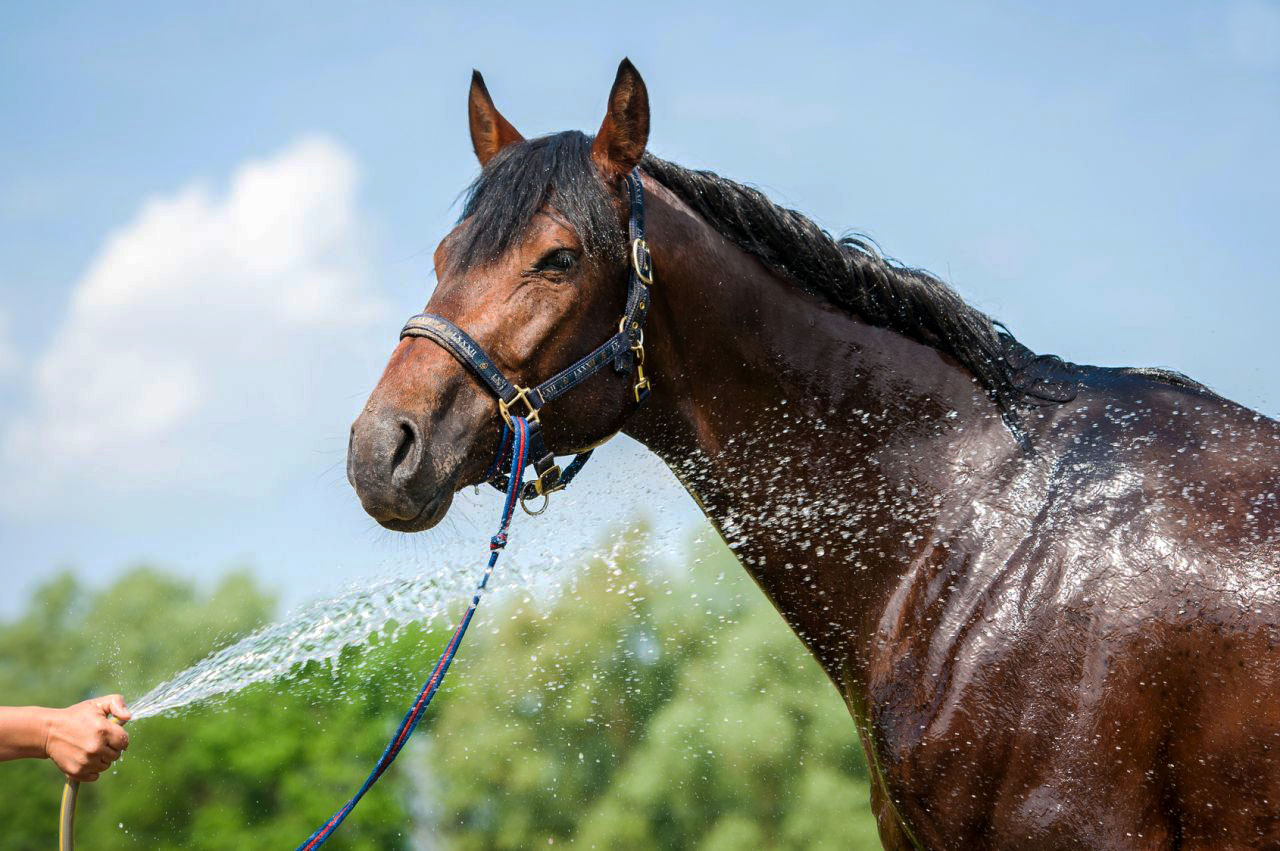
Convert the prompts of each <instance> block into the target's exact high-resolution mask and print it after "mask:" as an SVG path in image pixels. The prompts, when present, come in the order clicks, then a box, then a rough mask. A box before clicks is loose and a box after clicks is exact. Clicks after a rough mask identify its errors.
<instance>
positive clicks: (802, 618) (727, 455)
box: [626, 182, 1013, 681]
mask: <svg viewBox="0 0 1280 851" xmlns="http://www.w3.org/2000/svg"><path fill="white" fill-rule="evenodd" d="M646 189H647V195H648V197H649V199H650V203H649V213H648V218H649V243H650V245H651V247H652V250H653V252H654V257H655V265H656V268H657V270H658V275H659V277H658V280H657V283H656V284H655V287H654V292H653V304H652V310H651V312H650V318H649V323H648V327H647V329H646V335H647V341H646V348H647V350H648V353H647V354H648V364H647V366H648V367H649V368H648V369H647V370H646V371H647V372H648V373H649V374H650V375H652V378H653V395H652V397H651V398H650V400H649V402H648V403H647V404H646V406H645V407H644V408H642V409H641V410H640V411H639V412H638V413H637V415H636V416H635V417H634V418H633V420H632V422H631V423H630V424H629V425H628V427H627V429H626V431H627V432H628V434H630V435H631V436H633V437H635V438H636V439H637V440H639V441H640V442H642V443H644V444H645V445H646V446H647V447H649V448H650V449H652V450H653V451H654V452H656V453H657V454H658V455H659V456H660V457H661V458H662V459H663V460H664V461H665V462H666V463H667V464H668V466H670V467H671V469H672V470H673V471H674V472H675V474H676V476H677V477H678V478H679V479H680V481H681V482H682V483H683V484H684V485H685V487H686V488H687V489H688V490H689V492H690V493H691V494H692V495H693V496H694V498H695V499H696V500H697V501H698V503H699V505H700V506H701V507H702V509H703V511H704V512H705V513H706V514H707V516H708V517H709V518H710V519H711V521H712V522H713V523H714V524H715V525H716V527H717V528H718V529H719V530H720V533H721V535H722V536H723V537H724V538H725V540H726V541H727V542H728V544H729V546H730V547H732V548H733V549H734V550H735V552H736V554H737V555H738V558H739V559H740V560H741V561H742V563H743V565H744V566H745V567H746V569H747V570H748V571H749V572H750V573H751V575H752V576H753V577H754V578H755V580H756V582H757V583H758V584H759V585H760V586H761V587H762V589H763V590H764V591H765V593H766V594H767V595H768V596H769V598H770V599H771V600H772V601H773V603H774V605H775V606H776V607H777V608H778V609H779V611H780V612H781V613H782V615H783V617H784V618H785V619H786V620H787V622H788V623H789V624H790V625H791V626H792V628H793V629H794V630H795V631H796V632H797V634H798V635H799V636H800V637H801V638H802V639H803V640H804V641H805V642H806V643H807V644H808V645H809V647H810V649H811V650H812V651H813V652H814V654H815V656H817V657H818V659H819V661H821V662H822V663H823V664H824V666H826V667H827V669H828V672H829V673H830V674H831V675H832V676H833V678H835V679H836V680H837V681H841V680H842V679H843V680H848V679H849V678H850V677H853V678H854V679H860V677H859V676H858V675H859V672H860V670H861V669H862V668H863V667H864V666H863V665H862V664H860V662H861V659H862V657H863V656H864V654H863V653H862V652H861V651H862V649H863V648H865V646H866V643H867V639H868V638H869V637H870V635H871V634H872V632H873V630H874V627H875V623H876V621H877V620H878V619H879V617H880V614H881V612H882V610H883V608H884V603H885V601H886V600H887V597H888V594H889V593H890V591H891V589H892V588H893V586H894V585H895V584H896V583H897V581H898V580H899V579H900V577H901V576H902V573H903V571H904V570H906V569H908V568H909V565H910V564H911V563H912V562H913V561H916V560H919V559H921V558H925V557H926V555H925V553H924V550H925V548H927V547H928V545H929V542H931V541H932V540H933V537H934V536H933V534H932V532H933V528H934V524H935V521H936V519H937V514H938V510H939V508H940V506H941V505H942V504H943V503H945V502H950V501H954V500H956V499H963V498H964V494H962V493H960V492H959V490H960V488H961V485H960V484H959V482H960V481H962V480H963V479H964V478H965V477H963V476H962V475H961V474H960V468H961V467H962V466H963V465H962V464H961V463H960V457H961V455H964V456H965V458H964V462H965V464H966V465H968V466H969V467H970V468H971V467H972V465H973V464H974V463H981V462H980V461H976V460H975V457H976V455H977V454H981V453H983V452H988V451H989V449H988V448H987V447H989V446H991V445H998V446H1000V447H1001V449H1000V451H1007V450H1010V449H1012V448H1013V442H1012V439H1011V438H1008V437H1007V435H1006V436H1005V437H1004V438H1003V439H1001V438H998V437H997V438H995V439H994V440H992V439H986V438H984V436H985V435H990V434H992V433H994V432H998V431H1002V430H1003V426H1002V424H1001V421H1000V417H999V413H998V411H997V410H996V408H995V406H994V405H993V404H992V403H991V402H990V400H989V399H988V397H987V395H986V394H985V393H984V392H983V391H982V390H981V389H980V388H979V387H978V386H977V385H976V384H975V383H974V380H973V377H972V375H971V374H970V373H969V372H968V371H966V370H964V369H963V368H961V367H960V366H959V365H957V364H956V363H955V362H954V361H952V360H950V359H949V358H947V357H945V356H943V355H942V354H940V353H939V352H938V351H937V350H935V349H933V348H930V347H928V346H925V345H922V344H920V343H916V342H914V341H912V340H909V339H907V338H906V337H903V336H902V335H899V334H897V333H895V332H892V331H888V330H885V329H883V328H877V327H873V326H870V325H868V324H867V323H865V322H862V321H860V320H858V319H856V318H854V317H852V316H850V315H849V314H848V313H847V312H845V311H843V310H842V309H840V308H837V307H834V306H832V305H830V304H828V303H826V302H824V301H823V300H821V299H820V298H818V297H816V296H813V295H810V294H808V293H805V292H803V291H802V290H800V289H799V288H798V287H796V286H794V285H793V284H790V283H787V282H785V281H783V280H781V279H779V278H778V277H777V276H775V275H774V274H772V273H771V272H769V271H768V270H767V269H765V267H763V266H762V265H761V264H760V263H759V262H758V261H757V260H756V259H755V258H753V257H751V256H749V255H747V254H746V253H745V252H743V251H742V250H740V249H739V248H737V247H736V246H734V245H733V244H731V243H730V242H728V241H727V240H726V239H725V238H724V237H722V236H721V235H720V234H718V233H716V232H715V231H713V230H712V229H711V228H710V227H709V226H708V225H707V224H706V223H705V222H704V221H703V220H702V219H701V218H700V217H698V216H697V215H696V214H695V213H693V212H692V211H691V210H689V208H688V207H687V206H685V205H684V204H683V203H682V202H681V201H680V200H679V199H678V198H676V197H675V196H674V195H672V194H671V193H670V192H669V191H667V190H666V189H665V188H664V187H661V186H657V185H654V184H653V183H652V182H649V183H648V184H647V185H646ZM975 446H981V447H983V448H981V449H976V450H975V448H974V447H975Z"/></svg>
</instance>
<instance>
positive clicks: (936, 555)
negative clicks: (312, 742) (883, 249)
mask: <svg viewBox="0 0 1280 851" xmlns="http://www.w3.org/2000/svg"><path fill="white" fill-rule="evenodd" d="M649 117H650V116H649V96H648V92H647V89H646V87H645V84H644V82H643V80H642V79H641V77H640V75H639V73H638V72H637V71H636V69H635V67H634V66H633V65H632V64H631V63H630V62H629V61H626V60H624V61H623V62H622V64H621V65H620V67H619V69H618V73H617V77H616V79H615V81H614V84H613V87H612V89H611V91H610V94H609V98H608V103H607V108H606V114H605V117H604V120H603V122H602V123H601V125H600V129H599V130H598V131H597V133H596V134H595V135H594V136H588V135H585V134H583V133H580V132H577V131H567V132H561V133H555V134H551V135H546V136H542V137H538V138H532V139H525V138H524V137H523V136H522V135H521V134H520V133H519V131H517V130H516V129H515V127H514V126H513V125H512V124H511V123H510V122H509V121H508V120H507V119H506V118H505V117H504V116H503V115H502V114H501V113H500V112H499V111H498V110H497V108H496V107H495V106H494V103H493V100H492V98H491V96H490V94H489V92H488V89H487V88H486V86H485V84H484V81H483V79H482V78H481V76H480V75H479V73H478V72H476V73H475V74H473V77H472V82H471V88H470V93H469V100H468V118H469V128H470V134H471V142H472V146H473V148H474V150H475V153H476V156H477V158H478V160H479V162H480V166H481V172H480V174H479V177H477V178H476V179H475V181H474V182H473V183H472V184H471V186H470V188H469V189H468V190H467V192H466V194H465V196H464V197H465V202H464V204H463V209H462V213H461V216H460V218H459V220H458V222H457V225H456V227H454V229H453V230H452V231H451V232H450V233H449V234H448V235H447V236H446V237H445V238H444V239H443V241H441V242H440V244H439V247H438V248H437V249H436V252H435V255H434V263H435V269H436V272H437V277H438V283H437V286H436V288H435V290H434V292H433V293H432V295H431V296H430V301H429V303H428V305H427V309H428V310H429V311H431V312H432V313H433V314H435V315H437V316H440V317H446V318H447V320H448V322H449V323H451V324H452V327H455V328H458V329H465V334H466V335H469V339H470V340H471V341H472V343H473V344H475V346H478V347H479V348H482V349H483V351H484V352H486V353H487V354H488V356H489V357H490V358H491V359H492V361H493V363H494V364H495V365H496V368H499V369H501V370H502V371H503V372H504V373H505V374H506V375H508V376H513V377H514V378H513V383H515V384H516V385H521V384H524V385H528V384H530V383H531V382H534V381H538V380H541V379H542V378H544V377H546V376H549V375H552V374H554V373H556V372H557V371H558V370H564V369H565V368H566V366H568V365H570V364H574V363H575V362H576V361H577V360H578V359H579V358H581V357H582V356H583V354H584V353H586V352H588V351H590V350H591V349H592V347H596V346H598V345H599V344H600V343H601V340H604V339H606V338H608V337H609V335H611V334H613V333H614V329H615V327H616V326H617V324H618V319H617V317H618V316H619V315H620V314H622V313H623V312H624V311H625V310H627V309H629V308H628V307H627V306H626V303H625V301H626V299H628V298H629V296H628V287H627V286H626V281H627V280H628V276H629V275H633V274H634V271H633V270H634V269H638V268H640V267H638V266H636V265H635V264H634V263H633V262H632V261H633V260H634V257H633V256H631V255H632V252H633V251H634V250H635V246H634V244H633V245H632V246H631V250H630V251H629V249H628V242H627V239H626V236H625V230H626V228H625V225H626V223H627V221H628V218H627V217H628V210H629V206H628V198H627V192H626V190H625V184H626V181H628V180H630V179H632V176H634V178H635V179H636V180H638V181H639V184H640V185H641V186H642V189H643V196H644V204H645V215H646V221H647V244H648V250H649V254H650V257H651V263H652V269H651V279H652V281H653V283H652V286H649V287H647V288H645V291H646V292H647V293H648V296H649V298H650V300H651V303H650V304H649V305H648V322H647V326H646V327H645V328H644V330H643V332H642V337H641V339H640V341H639V342H640V344H641V349H640V351H639V352H638V355H639V357H638V358H636V359H635V362H632V363H631V364H630V365H629V366H627V367H626V368H623V369H613V370H610V369H602V370H600V371H598V372H595V373H594V374H592V375H591V376H590V377H589V378H587V379H586V380H583V381H582V382H581V383H580V384H578V386H576V387H575V388H573V389H572V390H571V391H569V392H566V393H564V394H563V395H561V396H559V397H558V398H556V399H554V400H552V401H548V402H546V403H545V405H543V406H542V408H541V410H540V411H531V412H530V413H532V414H533V415H534V416H535V417H540V419H541V422H542V423H543V432H544V436H545V440H546V444H547V446H548V447H549V450H548V451H550V452H554V453H555V454H557V455H564V454H569V453H580V452H584V451H587V450H589V449H590V448H591V447H593V446H595V445H597V444H599V443H601V442H603V441H605V440H607V439H608V438H609V437H610V436H612V435H614V434H616V433H618V432H623V433H625V434H627V435H629V436H631V437H632V438H634V439H635V440H636V441H638V442H639V443H640V444H642V445H643V446H645V447H646V448H647V449H648V450H649V451H652V452H653V453H655V454H656V455H658V456H659V458H661V459H662V460H663V461H664V462H665V463H666V464H667V466H668V467H669V468H670V469H671V470H672V471H673V472H674V474H675V475H676V477H677V478H678V479H679V481H680V482H681V483H682V485H683V486H684V487H685V488H686V489H687V490H688V492H689V493H690V494H691V495H692V496H693V498H694V499H695V501H696V502H697V504H698V505H699V507H700V508H701V510H702V511H703V512H704V513H705V514H706V516H707V517H708V518H709V519H710V521H711V523H712V524H713V525H714V526H715V527H716V529H717V530H718V531H719V533H720V534H721V536H722V537H723V538H724V539H725V541H726V542H727V543H728V546H729V547H731V548H732V549H733V551H734V552H735V553H736V555H737V558H738V560H739V561H740V562H741V564H742V565H743V567H744V568H745V569H746V570H747V571H748V572H749V573H750V575H751V576H752V577H753V578H754V580H755V582H756V583H757V584H758V585H759V587H760V588H761V589H762V590H763V592H764V593H765V594H766V595H767V597H768V598H769V599H770V601H771V602H772V603H773V605H774V606H775V607H776V609H777V610H778V612H779V613H780V614H781V615H782V617H783V618H784V619H785V620H786V622H787V623H788V624H789V625H790V627H791V629H792V630H793V631H794V632H795V634H796V635H797V636H798V637H799V639H800V640H801V641H802V642H803V643H804V644H805V646H806V647H807V648H808V650H809V651H810V652H811V653H812V655H813V656H814V657H815V658H816V659H817V660H818V662H819V663H820V664H821V666H822V668H823V670H824V671H825V672H826V674H827V675H828V676H829V678H830V680H831V682H832V683H833V684H834V685H835V687H836V688H837V689H838V690H839V692H840V694H841V695H842V696H843V698H844V700H845V702H846V704H847V706H848V709H849V711H850V714H851V715H852V717H853V720H854V724H855V726H856V728H857V730H858V733H859V735H860V738H861V741H862V746H863V748H864V751H865V754H866V758H867V764H868V767H869V772H870V776H871V785H872V791H871V798H872V807H873V810H874V812H875V814H876V818H877V822H878V826H879V831H880V836H881V839H882V841H883V843H884V845H885V847H886V848H891V849H911V848H914V849H921V848H1027V847H1037V848H1042V849H1050V848H1072V849H1075V848H1187V849H1190V848H1206V847H1213V848H1225V847H1260V846H1263V847H1265V846H1269V847H1280V703H1278V702H1277V701H1275V700H1273V699H1272V697H1273V695H1274V693H1275V690H1276V686H1277V683H1278V682H1280V631H1278V630H1277V624H1278V623H1280V605H1278V604H1280V582H1278V581H1277V577H1276V571H1275V570H1274V566H1275V565H1276V563H1277V553H1278V551H1280V550H1278V542H1280V530H1278V522H1280V505H1278V504H1277V503H1278V501H1280V484H1278V483H1277V477H1276V471H1277V469H1278V468H1280V424H1278V423H1277V422H1275V421H1273V420H1271V419H1268V418H1267V417H1264V416H1262V415H1261V414H1258V413H1255V412H1254V411H1251V410H1249V409H1247V408H1245V407H1243V406H1241V405H1238V404H1236V403H1234V402H1231V401H1229V400H1227V399H1224V398H1222V397H1221V396H1218V395H1216V394H1215V393H1213V392H1212V391H1210V390H1209V389H1208V388H1206V387H1204V386H1202V385H1200V384H1198V383H1196V382H1194V381H1192V380H1190V379H1188V378H1186V377H1184V376H1182V375H1180V374H1177V373H1173V372H1168V371H1163V370H1157V369H1139V368H1115V367H1098V366H1088V365H1080V364H1076V363H1072V362H1069V361H1067V360H1064V359H1061V358H1058V357H1055V356H1049V355H1043V354H1037V353H1035V352H1033V351H1031V350H1030V349H1028V348H1027V347H1026V346H1024V345H1022V344H1020V343H1019V342H1018V341H1017V339H1016V338H1015V337H1014V336H1013V334H1012V332H1011V331H1010V330H1009V329H1008V328H1007V327H1005V326H1004V325H1002V324H1000V323H998V322H996V321H994V320H993V319H991V318H990V317H988V316H987V315H985V314H984V313H982V312H981V311H979V310H977V309H976V308H974V307H972V306H970V305H968V304H966V303H965V302H964V301H963V300H962V299H961V298H960V297H959V296H958V295H957V294H956V293H955V291H954V290H952V289H951V288H950V287H948V286H947V285H946V284H945V283H943V282H942V281H940V280H939V279H938V278H936V277H934V276H932V275H930V274H928V273H927V272H925V271H922V270H918V269H913V268H910V267H907V266H905V265H902V264H900V263H898V262H896V261H890V260H887V259H885V257H884V256H882V254H881V253H880V251H879V249H878V248H877V247H876V246H875V245H874V244H873V243H871V242H869V241H868V240H865V239H862V238H860V237H857V236H849V237H844V238H840V239H836V238H833V237H832V236H831V235H830V234H828V233H827V232H825V231H824V230H823V229H822V228H820V227H819V226H818V225H816V224H815V223H814V222H813V221H811V220H810V219H808V218H807V217H805V216H804V215H802V214H801V213H799V212H796V211H794V210H790V209H785V208H783V207H780V206H778V205H776V204H774V203H773V202H771V201H770V200H769V199H768V198H767V197H766V196H765V195H764V194H762V193H761V192H760V191H758V190H756V189H753V188H749V187H747V186H744V185H741V184H739V183H735V182H733V181H731V180H728V179H725V178H723V177H720V176H717V175H716V174H713V173H710V172H706V171H693V170H689V169H686V168H683V167H681V166H679V165H676V164H673V163H671V162H667V161H664V160H662V159H660V158H658V157H657V156H655V155H653V154H652V153H649V152H648V151H647V145H648V137H649ZM623 324H624V325H625V324H626V320H625V318H624V322H623ZM637 367H642V368H643V370H644V373H645V379H646V380H645V383H646V384H647V385H648V387H647V388H646V389H647V390H648V391H649V392H648V394H647V399H643V401H642V394H641V393H640V392H639V384H640V382H639V381H638V380H637V376H636V375H635V373H636V370H637ZM650 379H651V381H650ZM525 401H526V404H529V403H528V402H527V399H526V400H525ZM529 407H530V408H532V407H533V405H532V404H529ZM504 417H508V418H509V417H510V413H509V410H508V406H507V404H506V403H505V402H501V401H500V400H495V398H494V396H493V394H492V393H491V392H490V388H488V387H486V386H485V384H484V383H483V382H482V381H480V380H479V378H478V376H477V375H476V374H475V372H474V369H468V368H467V364H466V363H460V362H459V360H458V359H457V357H456V356H455V353H453V352H450V351H447V350H446V347H444V346H442V345H441V344H440V343H439V341H438V340H433V339H426V338H423V337H421V336H412V335H410V336H405V337H403V338H402V339H401V341H400V343H399V344H398V345H397V347H396V348H395V350H394V352H393V353H392V355H391V357H390V360H389V362H388V364H387V366H386V370H385V372H384V373H383V374H382V377H381V379H380V380H379V381H378V383H377V386H376V388H375V389H374V390H373V392H372V394H371V396H370V397H369V400H368V403H367V404H366V405H365V407H364V409H363V411H362V412H361V413H360V415H359V417H358V419H356V421H355V423H354V425H353V426H352V430H351V440H350V446H349V451H348V478H349V480H350V481H351V483H352V485H353V486H354V488H355V490H356V492H357V494H358V496H359V498H360V501H361V503H362V505H363V507H364V509H365V510H366V511H367V512H368V513H369V514H370V515H371V516H372V517H373V518H375V519H376V520H377V522H378V523H380V524H381V525H382V526H384V527H386V528H388V529H393V530H399V531H403V532H414V531H418V530H423V529H428V528H431V527H432V526H434V525H436V524H437V523H439V522H440V520H441V519H442V518H443V517H444V516H445V514H446V512H447V511H448V509H449V506H450V503H451V500H452V498H453V494H454V493H455V492H456V491H458V490H460V489H461V488H463V487H466V486H468V485H472V484H476V483H479V482H481V481H483V480H485V479H486V477H487V476H489V475H490V473H491V471H492V468H493V466H494V464H495V461H496V460H497V459H496V457H495V456H496V455H497V454H498V453H499V452H500V451H501V450H500V449H499V445H500V439H501V436H502V434H503V418H504ZM553 489H554V488H551V489H549V490H553Z"/></svg>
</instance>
